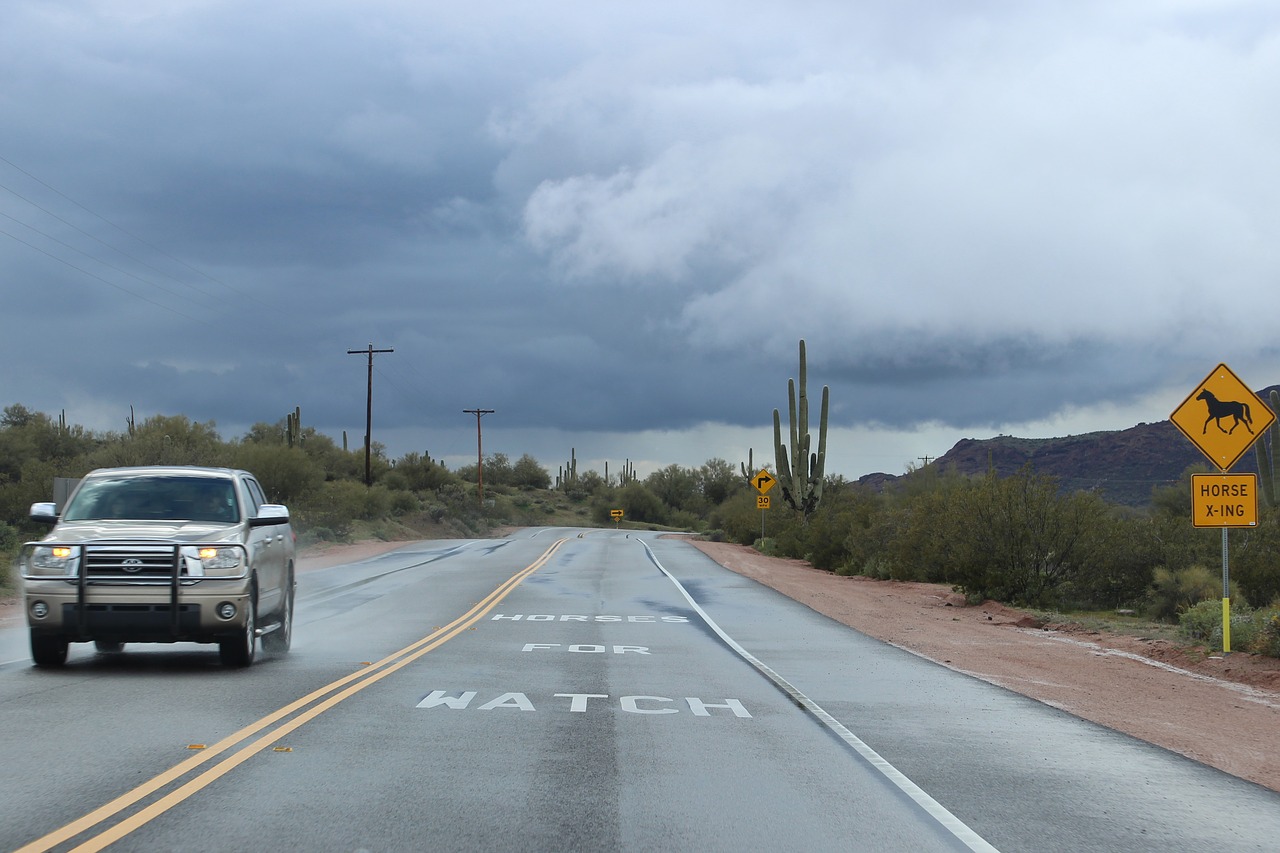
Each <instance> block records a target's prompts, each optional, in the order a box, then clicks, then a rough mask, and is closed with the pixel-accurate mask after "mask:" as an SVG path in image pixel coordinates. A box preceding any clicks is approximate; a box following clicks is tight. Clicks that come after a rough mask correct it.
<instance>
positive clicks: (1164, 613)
mask: <svg viewBox="0 0 1280 853" xmlns="http://www.w3.org/2000/svg"><path fill="white" fill-rule="evenodd" d="M1215 596H1216V597H1217V599H1218V601H1219V602H1221V600H1222V578H1221V577H1219V576H1217V575H1215V574H1214V573H1213V572H1211V571H1209V570H1208V569H1206V568H1205V567H1204V566H1198V565H1197V566H1188V567H1187V568H1185V569H1178V570H1177V571H1170V570H1169V569H1167V568H1165V567H1164V566H1159V567H1157V568H1156V570H1155V571H1154V572H1153V573H1152V583H1151V589H1150V591H1149V592H1148V605H1147V608H1148V613H1149V614H1150V616H1151V618H1152V619H1158V620H1160V621H1162V622H1179V615H1180V614H1181V613H1182V612H1183V611H1184V610H1189V609H1190V608H1192V607H1194V606H1196V605H1197V604H1198V603H1202V602H1204V601H1205V600H1206V599H1211V598H1214V597H1215ZM1219 621H1221V619H1219Z"/></svg>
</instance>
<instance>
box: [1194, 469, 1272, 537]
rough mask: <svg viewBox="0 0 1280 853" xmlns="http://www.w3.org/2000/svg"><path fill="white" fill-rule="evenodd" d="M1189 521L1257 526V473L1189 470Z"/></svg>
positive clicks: (1202, 525)
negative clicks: (1209, 472)
mask: <svg viewBox="0 0 1280 853" xmlns="http://www.w3.org/2000/svg"><path fill="white" fill-rule="evenodd" d="M1191 523H1192V524H1193V525H1195V526H1196V527H1257V525H1258V475H1257V474H1192V475H1191Z"/></svg>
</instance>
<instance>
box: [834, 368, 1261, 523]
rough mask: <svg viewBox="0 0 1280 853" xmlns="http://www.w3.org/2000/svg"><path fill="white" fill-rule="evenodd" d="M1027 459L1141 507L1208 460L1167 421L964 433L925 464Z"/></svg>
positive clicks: (1252, 460) (953, 467)
mask: <svg viewBox="0 0 1280 853" xmlns="http://www.w3.org/2000/svg"><path fill="white" fill-rule="evenodd" d="M1271 387H1272V388H1280V386H1271ZM1270 390H1271V388H1265V389H1263V390H1262V392H1260V393H1259V396H1260V397H1262V398H1263V399H1264V400H1265V399H1268V393H1269V392H1270ZM1027 463H1031V466H1032V467H1033V468H1034V470H1035V471H1036V473H1039V474H1049V475H1052V476H1054V477H1057V478H1058V480H1059V482H1060V483H1061V484H1062V488H1063V489H1064V490H1066V491H1078V490H1081V489H1084V490H1091V491H1096V492H1097V493H1098V494H1100V495H1102V497H1103V498H1104V499H1106V500H1107V501H1109V502H1111V503H1117V504H1125V505H1127V506H1144V505H1146V504H1148V503H1150V502H1151V491H1152V489H1154V488H1156V487H1159V486H1171V485H1175V484H1176V483H1177V482H1178V480H1179V478H1180V477H1181V476H1182V473H1183V472H1184V471H1186V470H1187V468H1189V467H1191V466H1192V465H1200V466H1206V467H1207V466H1208V465H1209V462H1208V460H1207V459H1206V458H1205V456H1204V454H1202V453H1201V452H1200V451H1199V450H1198V449H1197V448H1196V447H1195V445H1193V444H1192V443H1191V442H1190V441H1188V440H1187V437H1186V436H1185V435H1183V434H1182V433H1181V432H1179V431H1178V428H1177V427H1175V426H1174V425H1173V424H1172V423H1171V422H1170V421H1160V422H1159V423H1153V424H1147V423H1142V424H1138V425H1137V426H1135V427H1130V428H1129V429H1123V430H1113V431H1103V432H1090V433H1084V434H1082V435H1071V436H1067V437H1065V438H1015V437H1013V436H1008V435H999V436H996V437H995V438H986V439H977V438H965V439H961V440H960V441H958V442H956V445H955V446H954V447H952V448H951V449H950V450H948V451H947V452H946V453H945V454H944V455H942V456H941V457H939V458H938V459H936V460H934V461H932V462H930V463H929V464H930V465H937V466H938V467H939V468H940V469H941V470H943V471H956V472H959V473H961V474H982V473H984V472H986V471H987V470H988V469H989V468H994V469H995V470H996V472H997V473H998V474H1000V475H1001V476H1004V475H1008V474H1014V473H1016V472H1017V471H1018V470H1020V469H1021V468H1022V466H1023V465H1025V464H1027ZM1257 470H1258V459H1257V455H1256V454H1255V453H1254V451H1253V448H1250V449H1249V450H1247V451H1246V452H1245V454H1244V455H1243V456H1242V457H1241V458H1240V461H1239V462H1238V463H1237V464H1236V466H1235V468H1233V469H1232V471H1233V472H1235V473H1257ZM896 479H898V478H897V477H894V476H891V475H888V474H868V475H867V476H865V477H862V478H860V479H859V482H860V483H865V484H867V485H870V486H872V487H874V488H877V489H880V488H883V487H884V486H885V485H887V484H888V483H890V482H892V481H893V480H896Z"/></svg>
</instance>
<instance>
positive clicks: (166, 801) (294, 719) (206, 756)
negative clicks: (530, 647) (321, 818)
mask: <svg viewBox="0 0 1280 853" xmlns="http://www.w3.org/2000/svg"><path fill="white" fill-rule="evenodd" d="M566 541H568V540H566V539H558V540H556V541H555V542H554V543H553V544H552V545H551V547H550V548H548V549H547V550H546V551H544V552H543V553H542V556H540V557H538V559H537V560H535V561H533V562H532V563H530V564H529V565H528V566H526V567H525V568H524V569H521V570H520V571H519V572H517V573H516V574H514V575H512V576H511V577H510V578H508V579H507V580H506V581H504V582H503V583H502V584H501V585H499V586H498V588H497V589H495V590H494V591H493V592H491V593H489V594H488V595H487V596H486V597H485V598H484V600H482V601H480V602H479V603H478V604H476V605H475V606H473V607H472V608H471V609H470V610H468V611H467V612H466V613H464V614H463V615H462V616H459V617H458V618H457V619H455V620H454V621H452V622H450V623H449V624H448V625H445V626H444V627H442V628H437V629H436V630H434V631H432V632H431V633H430V634H428V635H427V636H426V637H423V638H422V639H421V640H418V641H417V642H415V643H413V644H412V645H409V646H405V647H404V648H403V649H401V650H400V651H398V652H394V653H392V654H390V655H388V656H387V657H385V658H383V659H382V660H380V661H378V662H376V663H373V664H370V665H369V666H367V667H365V668H363V669H361V670H360V671H358V672H353V673H351V674H350V675H348V676H345V677H343V678H340V679H338V680H337V681H334V682H331V683H330V684H327V685H325V686H324V687H321V688H320V689H319V690H315V691H313V692H311V693H309V694H307V695H306V696H303V697H302V698H301V699H298V700H296V701H294V702H290V703H289V704H288V705H285V706H284V707H283V708H280V709H279V710H277V711H273V712H272V713H270V714H268V715H267V716H265V717H263V718H262V719H260V720H258V721H257V722H256V723H252V724H251V725H248V726H245V727H244V728H242V729H240V731H238V732H236V733H235V734H232V735H230V736H229V737H227V738H224V739H223V740H221V741H219V742H218V743H216V744H214V745H213V746H211V747H208V748H207V749H204V750H201V751H200V753H199V754H197V755H194V756H192V757H191V758H188V759H187V760H186V761H183V762H181V763H179V764H177V765H176V766H174V767H173V768H171V769H169V770H166V771H165V772H164V773H161V774H160V775H158V776H155V777H154V778H152V779H150V780H149V781H147V782H144V783H143V784H141V785H139V786H138V787H136V788H134V789H133V790H131V791H129V792H127V793H125V794H123V795H121V796H119V797H117V798H116V799H114V800H112V801H111V802H109V803H107V804H106V805H104V806H102V807H100V808H97V809H95V810H93V811H91V812H89V813H88V814H87V815H85V816H84V817H82V818H80V819H78V820H75V821H72V822H71V823H69V824H67V825H66V826H64V827H62V828H61V829H57V830H54V831H53V832H51V833H49V834H48V835H46V836H44V837H42V838H38V839H36V840H35V841H32V842H31V843H30V844H27V845H25V846H23V847H20V848H18V850H17V851H15V853H43V851H48V850H52V849H53V848H54V847H56V846H58V845H59V844H62V843H64V842H66V841H69V840H71V839H73V838H75V837H76V836H77V835H80V834H82V833H84V832H87V831H89V830H90V829H92V828H93V827H95V826H97V825H98V824H100V823H102V822H104V821H106V820H109V819H110V818H112V817H115V816H116V815H118V814H119V813H120V812H122V811H124V810H125V809H128V808H130V807H131V806H133V805H135V804H137V803H138V802H141V801H142V800H144V799H146V798H148V797H150V796H151V795H153V794H155V793H157V792H158V791H160V790H162V789H164V788H166V787H168V786H169V785H171V784H173V783H174V782H176V781H177V780H179V779H181V778H182V777H184V776H186V775H187V774H188V773H191V772H192V771H193V770H195V769H196V768H198V767H199V766H200V765H202V764H206V763H208V762H209V761H211V760H213V759H214V758H216V757H217V756H218V755H220V754H222V753H224V752H227V751H229V750H231V749H233V748H235V747H236V746H239V745H240V744H242V743H244V742H245V741H247V740H249V739H250V738H252V737H253V736H254V735H257V734H259V733H260V732H262V731H263V730H265V729H270V730H269V731H267V733H266V734H263V735H262V736H261V737H259V738H257V739H256V740H254V741H252V742H251V743H248V744H247V745H245V746H242V747H241V748H240V749H239V750H238V751H236V752H235V753H234V754H232V755H230V756H228V757H226V758H224V759H223V760H222V761H220V762H218V763H217V764H215V765H214V766H212V767H210V768H208V769H206V770H205V771H204V772H203V773H201V774H200V775H199V776H196V777H195V778H193V779H191V780H189V781H188V782H186V783H185V784H183V785H182V786H180V787H178V788H175V789H174V790H172V791H170V792H169V793H168V794H165V795H164V796H163V797H161V798H160V799H158V800H156V801H154V802H152V803H151V804H149V805H147V806H146V807H144V808H142V809H140V810H139V811H137V812H135V813H134V814H132V815H130V816H129V817H128V818H126V819H125V820H122V821H120V822H119V823H117V824H115V825H114V826H111V827H109V828H107V829H105V830H103V831H102V832H100V833H99V834H97V835H95V836H93V837H91V838H89V839H87V840H85V841H84V842H83V843H81V844H80V845H79V846H77V847H75V848H74V850H75V851H77V853H80V851H85V853H87V851H94V850H101V849H103V848H104V847H107V846H108V845H110V844H114V843H115V842H116V841H119V840H120V839H121V838H124V837H125V836H126V835H128V834H129V833H131V832H134V831H135V830H137V829H138V828H139V827H141V826H143V825H145V824H147V823H149V822H150V821H152V820H154V819H155V818H157V817H159V816H160V815H161V814H163V813H164V812H166V811H168V810H169V809H171V808H173V807H174V806H176V805H177V804H178V803H180V802H182V801H184V800H186V799H187V798H189V797H191V796H192V795H193V794H195V793H197V792H198V791H200V790H202V789H204V788H205V787H207V786H209V785H211V784H212V783H213V782H214V781H216V780H217V779H220V778H221V777H223V776H225V775H226V774H227V773H229V772H231V771H232V770H234V769H235V768H236V767H238V766H240V765H241V764H243V763H244V762H246V761H248V760H249V759H250V758H252V757H253V756H255V755H257V754H258V753H259V752H262V751H263V750H265V749H267V748H269V747H271V746H272V745H273V744H275V743H278V742H279V740H280V738H282V737H283V736H285V735H287V734H289V733H290V732H292V731H295V730H296V729H298V728H300V727H302V726H304V725H306V724H307V723H308V722H310V721H311V720H314V719H315V718H316V717H318V716H320V715H321V714H323V713H324V712H325V711H328V710H329V709H330V708H332V707H334V706H335V705H337V704H338V703H340V702H342V701H343V700H344V699H348V698H350V697H351V696H354V695H355V694H357V693H359V692H360V691H361V690H364V689H365V688H366V687H368V686H369V685H371V684H374V683H376V682H378V681H381V680H382V679H383V678H386V677H387V676H388V675H390V674H391V673H393V672H395V671H397V670H399V669H400V668H402V667H404V666H407V665H409V664H410V663H413V662H414V661H415V660H417V659H418V658H420V657H422V656H423V655H425V654H427V653H428V652H430V651H432V650H434V649H436V648H439V647H440V646H442V645H444V644H445V643H446V642H448V641H449V640H451V639H453V638H454V637H456V636H457V635H458V634H460V633H461V632H463V631H465V630H467V629H468V628H470V627H471V626H472V625H474V624H475V623H476V622H478V621H480V619H481V618H482V617H483V616H484V615H485V614H487V613H488V612H489V611H490V610H492V609H493V608H494V607H495V606H497V604H498V602H500V601H502V599H504V598H506V597H507V595H509V594H510V593H511V591H512V590H513V589H515V588H516V587H517V586H519V585H520V583H521V582H522V581H524V579H525V578H527V577H529V575H531V574H533V573H534V572H536V571H537V570H538V569H540V568H542V567H543V566H544V565H546V563H547V561H548V560H550V559H551V557H552V555H553V554H555V552H556V551H558V550H559V549H560V546H562V545H563V544H564V543H565V542H566ZM308 706H310V707H308ZM303 709H306V710H303ZM299 711H302V713H298V712H299ZM295 714H296V716H294V715H295ZM282 720H283V721H284V722H281V721H282ZM277 723H279V725H276V724H277ZM272 726H275V728H271V727H272Z"/></svg>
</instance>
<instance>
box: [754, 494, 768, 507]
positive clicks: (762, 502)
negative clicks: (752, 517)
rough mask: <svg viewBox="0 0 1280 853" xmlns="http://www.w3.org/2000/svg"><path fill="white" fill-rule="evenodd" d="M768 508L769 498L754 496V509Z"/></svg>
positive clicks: (766, 496)
mask: <svg viewBox="0 0 1280 853" xmlns="http://www.w3.org/2000/svg"><path fill="white" fill-rule="evenodd" d="M768 508H769V496H768V495H756V509H768Z"/></svg>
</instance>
